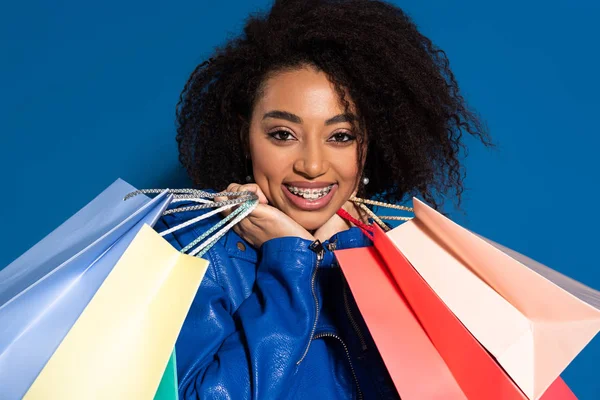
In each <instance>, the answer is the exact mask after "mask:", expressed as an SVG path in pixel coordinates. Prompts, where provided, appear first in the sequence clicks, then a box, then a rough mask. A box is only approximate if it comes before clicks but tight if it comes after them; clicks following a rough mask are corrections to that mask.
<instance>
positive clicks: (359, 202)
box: [337, 196, 414, 237]
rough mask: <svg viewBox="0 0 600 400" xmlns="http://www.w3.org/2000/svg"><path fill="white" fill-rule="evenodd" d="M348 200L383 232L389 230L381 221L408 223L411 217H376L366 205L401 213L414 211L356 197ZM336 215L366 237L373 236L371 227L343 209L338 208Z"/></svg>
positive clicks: (397, 205)
mask: <svg viewBox="0 0 600 400" xmlns="http://www.w3.org/2000/svg"><path fill="white" fill-rule="evenodd" d="M349 200H350V201H351V202H353V203H354V204H356V205H357V206H358V207H359V208H360V209H361V210H363V211H364V212H365V213H366V214H367V215H368V216H369V217H371V218H372V219H373V221H375V222H376V223H377V225H379V226H380V227H381V228H382V229H383V230H384V231H385V232H387V231H389V230H390V229H391V228H390V227H389V226H388V225H387V224H386V223H385V222H383V220H388V221H409V220H411V219H412V218H413V217H404V216H393V215H377V214H375V213H374V212H373V211H372V210H371V209H370V208H369V207H367V204H369V205H372V206H377V207H384V208H389V209H393V210H401V211H408V212H414V210H413V208H412V207H407V206H402V205H399V204H390V203H384V202H381V201H376V200H369V199H363V198H360V197H356V196H352V197H350V199H349ZM337 214H338V215H339V216H340V217H342V218H343V219H345V220H347V221H350V222H352V223H353V224H354V225H356V226H357V227H359V228H360V229H361V230H362V231H363V232H364V233H365V234H366V235H367V236H369V237H372V236H373V228H372V226H370V225H368V224H365V223H364V222H361V221H358V220H357V219H356V218H354V217H352V216H351V215H350V214H349V213H348V212H347V211H346V210H344V209H343V208H340V209H339V210H338V211H337Z"/></svg>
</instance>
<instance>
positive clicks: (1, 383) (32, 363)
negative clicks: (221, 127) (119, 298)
mask: <svg viewBox="0 0 600 400" xmlns="http://www.w3.org/2000/svg"><path fill="white" fill-rule="evenodd" d="M130 191H131V186H129V185H127V184H126V183H124V182H123V181H117V182H115V184H113V185H112V186H111V187H109V188H108V189H107V190H106V191H104V192H103V193H102V194H101V195H100V196H98V197H97V198H96V199H95V200H94V201H92V202H91V203H90V204H89V205H88V206H86V207H85V208H84V209H83V210H82V211H80V212H79V213H78V214H76V215H75V216H74V217H72V218H71V219H69V221H67V222H66V223H65V224H63V225H62V226H61V227H60V228H58V229H57V230H55V231H54V232H53V233H52V234H50V235H49V236H48V237H46V238H45V239H44V240H42V242H40V243H39V244H38V245H36V246H34V247H33V248H32V250H30V251H29V252H27V253H25V254H24V255H23V256H22V257H20V258H19V259H17V260H16V261H15V262H14V263H12V264H11V265H9V266H8V267H6V268H5V269H4V270H2V271H0V282H2V288H1V289H2V294H3V295H4V299H7V298H8V296H9V295H10V296H12V297H11V298H8V300H6V301H5V302H4V303H3V304H2V305H1V306H0V387H1V388H2V398H3V399H20V398H22V396H23V395H24V393H25V392H26V390H27V389H28V387H29V386H30V385H31V384H32V382H33V381H34V379H35V378H36V376H37V375H38V374H39V373H40V371H41V370H42V368H43V366H44V365H45V364H46V362H47V361H48V360H49V359H50V357H51V356H52V354H53V353H54V351H55V350H56V348H57V347H58V345H59V344H60V342H61V341H62V339H63V338H64V336H65V335H66V333H67V332H68V331H69V329H70V328H71V326H72V325H73V324H74V322H75V321H76V320H77V318H78V317H79V316H80V314H81V312H82V311H83V309H84V308H85V307H86V305H87V304H88V302H89V301H90V299H91V298H92V297H93V296H94V294H95V292H96V290H97V289H98V287H100V285H101V284H102V282H103V281H104V279H105V278H106V276H107V275H108V274H109V273H110V271H111V269H112V267H113V266H114V265H115V264H116V262H117V261H118V259H119V258H120V256H121V255H122V254H123V252H124V251H125V249H126V248H127V246H128V245H129V243H130V242H131V241H132V240H133V238H134V237H135V234H136V233H137V231H139V229H140V228H141V227H142V226H143V225H144V224H150V225H153V224H154V223H155V222H156V220H157V219H158V218H159V217H160V216H161V215H162V213H163V211H164V209H165V208H166V207H167V205H168V203H169V201H170V197H171V196H168V195H167V193H163V194H161V195H159V196H157V197H156V198H154V199H152V200H150V199H148V198H145V199H142V200H143V201H142V202H141V203H140V201H135V202H131V204H130V205H127V206H124V205H123V204H122V203H123V197H124V196H125V195H126V194H127V192H130ZM144 202H145V203H144ZM140 204H141V205H140ZM94 212H96V213H98V214H94ZM99 217H102V218H99ZM99 225H101V228H99V227H98V226H99ZM97 234H100V235H101V236H99V237H96V238H95V240H93V239H94V235H97ZM61 238H64V240H61ZM91 240H93V241H92V242H91V243H89V244H87V246H85V247H84V248H82V249H80V247H81V246H82V244H84V243H88V242H89V241H91ZM65 241H67V242H68V243H67V242H65ZM53 245H54V246H53ZM44 251H45V253H44ZM53 251H54V253H53ZM73 252H76V253H75V254H72V255H71V253H73ZM44 254H47V256H48V258H47V259H46V258H44ZM67 257H68V258H67ZM65 258H66V259H65ZM48 260H50V261H48ZM61 260H64V261H63V262H60V261H61ZM55 262H60V264H58V265H56V264H53V263H55ZM92 266H93V268H92Z"/></svg>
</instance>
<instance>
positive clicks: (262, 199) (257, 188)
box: [240, 183, 269, 204]
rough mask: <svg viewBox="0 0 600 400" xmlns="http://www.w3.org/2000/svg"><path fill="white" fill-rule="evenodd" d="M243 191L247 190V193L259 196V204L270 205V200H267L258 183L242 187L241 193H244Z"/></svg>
mask: <svg viewBox="0 0 600 400" xmlns="http://www.w3.org/2000/svg"><path fill="white" fill-rule="evenodd" d="M242 190H247V191H250V192H252V193H254V194H256V195H257V196H258V203H259V204H269V200H267V196H265V194H264V193H263V191H262V189H261V188H260V186H258V185H257V184H256V183H249V184H247V185H242V186H241V187H240V191H242Z"/></svg>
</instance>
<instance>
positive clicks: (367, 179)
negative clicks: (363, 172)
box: [362, 176, 369, 186]
mask: <svg viewBox="0 0 600 400" xmlns="http://www.w3.org/2000/svg"><path fill="white" fill-rule="evenodd" d="M362 183H363V185H365V186H366V185H368V184H369V178H367V177H366V176H365V177H364V178H362Z"/></svg>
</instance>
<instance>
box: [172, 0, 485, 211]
mask: <svg viewBox="0 0 600 400" xmlns="http://www.w3.org/2000/svg"><path fill="white" fill-rule="evenodd" d="M303 65H311V66H313V67H315V68H317V69H318V70H320V71H323V72H324V73H325V74H326V75H327V77H328V79H329V80H330V81H331V82H332V84H333V85H334V87H335V90H336V92H337V93H338V95H339V97H340V102H341V103H340V104H342V105H343V106H344V108H345V110H346V112H348V110H349V108H350V102H349V101H348V99H346V95H345V93H346V91H347V93H348V94H349V96H350V99H351V100H352V102H354V105H355V108H356V110H355V111H356V113H355V114H357V117H358V118H357V119H356V120H355V121H354V122H353V123H352V125H353V128H354V130H355V132H357V133H358V134H359V136H360V135H361V134H362V135H364V136H363V138H366V140H364V141H362V143H363V144H362V145H359V151H360V152H361V154H363V155H364V152H365V151H366V161H365V165H364V166H362V167H363V173H364V174H365V175H366V176H368V177H369V178H370V183H369V184H368V185H367V186H363V187H361V188H360V192H359V194H360V195H362V196H365V197H370V198H376V199H379V200H383V201H388V202H398V201H403V200H406V197H408V196H413V195H417V196H418V195H420V196H422V198H423V199H424V200H425V201H427V202H428V203H430V204H432V205H434V206H435V207H439V206H440V205H441V204H442V203H443V202H444V198H445V197H447V196H448V195H449V194H452V195H454V199H455V204H457V205H460V197H461V194H462V192H463V190H464V188H463V179H464V176H465V171H464V168H463V165H462V164H461V162H460V157H461V151H462V150H465V145H464V143H463V134H464V133H465V132H466V133H468V134H470V135H473V136H476V137H478V138H479V139H480V140H481V141H482V142H483V143H484V144H486V145H491V142H490V139H489V136H488V133H487V129H486V128H485V125H484V124H483V123H482V122H481V120H480V119H479V118H478V116H477V115H476V114H475V113H474V112H473V111H472V110H471V109H469V107H468V106H467V104H466V102H465V100H464V99H463V97H462V95H461V93H460V91H459V87H458V83H457V82H456V79H455V77H454V75H453V73H452V71H451V70H450V68H449V62H448V58H447V56H446V54H445V53H444V51H442V50H440V49H438V48H437V47H436V46H435V45H433V44H432V42H431V40H430V39H428V38H427V37H425V36H423V35H422V34H421V33H420V32H419V31H418V30H417V27H416V25H415V24H414V22H413V21H412V20H411V19H410V18H409V17H408V16H407V15H406V14H405V13H404V12H403V11H402V10H401V9H399V8H398V7H396V6H394V5H391V4H388V3H385V2H383V1H372V0H275V2H274V4H273V6H272V8H271V10H270V11H269V12H268V13H255V14H251V15H250V16H249V17H248V19H247V21H246V24H245V27H244V30H243V33H242V34H241V35H240V36H237V37H235V38H233V39H230V40H229V41H228V42H227V43H226V44H225V45H224V46H218V47H216V48H215V50H214V54H213V55H212V56H211V58H210V61H207V62H204V63H202V64H200V65H199V66H198V67H196V69H195V70H194V71H193V72H192V74H191V76H190V78H189V80H188V81H187V83H186V84H185V87H184V89H183V91H182V93H181V96H180V99H179V103H178V104H177V142H178V145H179V160H180V162H181V163H182V164H183V166H184V167H185V168H186V169H187V172H188V174H189V176H190V178H191V179H192V181H193V183H194V184H195V185H197V186H199V187H204V188H213V189H224V188H225V187H226V186H227V185H228V184H229V183H231V182H243V179H244V177H245V176H246V175H247V165H246V160H245V154H246V145H247V144H246V139H245V138H247V134H248V128H249V121H250V118H251V113H252V109H253V105H254V104H255V101H256V99H258V98H259V96H260V95H261V90H262V84H263V83H264V82H265V80H266V79H268V77H270V76H272V74H274V73H277V72H280V71H285V70H290V69H294V68H298V67H300V66H303ZM365 132H366V134H365ZM359 143H360V142H359ZM359 159H361V158H359ZM439 200H441V201H439Z"/></svg>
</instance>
